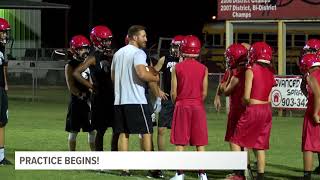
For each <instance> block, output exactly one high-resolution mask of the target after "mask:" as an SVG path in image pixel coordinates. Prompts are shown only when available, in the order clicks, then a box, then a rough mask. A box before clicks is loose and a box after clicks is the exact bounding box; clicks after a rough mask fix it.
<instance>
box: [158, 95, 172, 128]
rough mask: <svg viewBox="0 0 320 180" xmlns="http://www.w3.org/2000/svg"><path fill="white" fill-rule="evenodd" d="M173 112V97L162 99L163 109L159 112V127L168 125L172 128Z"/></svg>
mask: <svg viewBox="0 0 320 180" xmlns="http://www.w3.org/2000/svg"><path fill="white" fill-rule="evenodd" d="M173 112H174V105H173V103H172V101H171V99H169V100H162V101H161V111H160V113H159V120H158V126H159V127H167V128H168V129H171V123H172V118H173Z"/></svg>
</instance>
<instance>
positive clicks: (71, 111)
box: [65, 95, 93, 132]
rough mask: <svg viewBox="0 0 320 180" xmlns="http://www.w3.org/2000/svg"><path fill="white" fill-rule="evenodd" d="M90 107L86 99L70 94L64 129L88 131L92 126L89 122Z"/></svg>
mask: <svg viewBox="0 0 320 180" xmlns="http://www.w3.org/2000/svg"><path fill="white" fill-rule="evenodd" d="M89 115H90V107H89V105H88V103H87V100H82V99H79V98H78V97H76V96H73V95H72V96H71V101H70V103H69V107H68V114H67V119H66V129H65V130H66V131H68V132H80V130H81V129H82V131H83V132H90V131H92V130H93V127H92V125H91V122H90V118H89Z"/></svg>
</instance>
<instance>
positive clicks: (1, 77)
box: [0, 44, 8, 88]
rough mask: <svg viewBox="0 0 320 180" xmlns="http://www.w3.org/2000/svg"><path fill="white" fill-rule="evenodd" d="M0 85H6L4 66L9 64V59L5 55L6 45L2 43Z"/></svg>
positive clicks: (0, 50)
mask: <svg viewBox="0 0 320 180" xmlns="http://www.w3.org/2000/svg"><path fill="white" fill-rule="evenodd" d="M0 64H1V65H0V87H2V88H4V87H5V80H4V66H7V65H8V60H7V59H6V56H5V47H4V46H3V45H2V44H1V45H0Z"/></svg>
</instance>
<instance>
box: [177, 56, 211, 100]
mask: <svg viewBox="0 0 320 180" xmlns="http://www.w3.org/2000/svg"><path fill="white" fill-rule="evenodd" d="M175 70H176V76H177V99H176V101H179V100H186V99H190V100H201V101H202V91H203V79H204V76H205V73H206V67H205V66H204V65H203V64H201V63H199V62H198V61H196V60H194V59H185V60H184V61H182V62H181V63H178V64H176V66H175Z"/></svg>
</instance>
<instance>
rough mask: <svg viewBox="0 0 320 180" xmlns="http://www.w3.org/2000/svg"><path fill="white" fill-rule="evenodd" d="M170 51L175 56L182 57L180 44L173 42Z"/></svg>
mask: <svg viewBox="0 0 320 180" xmlns="http://www.w3.org/2000/svg"><path fill="white" fill-rule="evenodd" d="M169 52H170V55H171V56H173V57H176V58H177V57H180V45H175V44H171V47H170V51H169Z"/></svg>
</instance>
